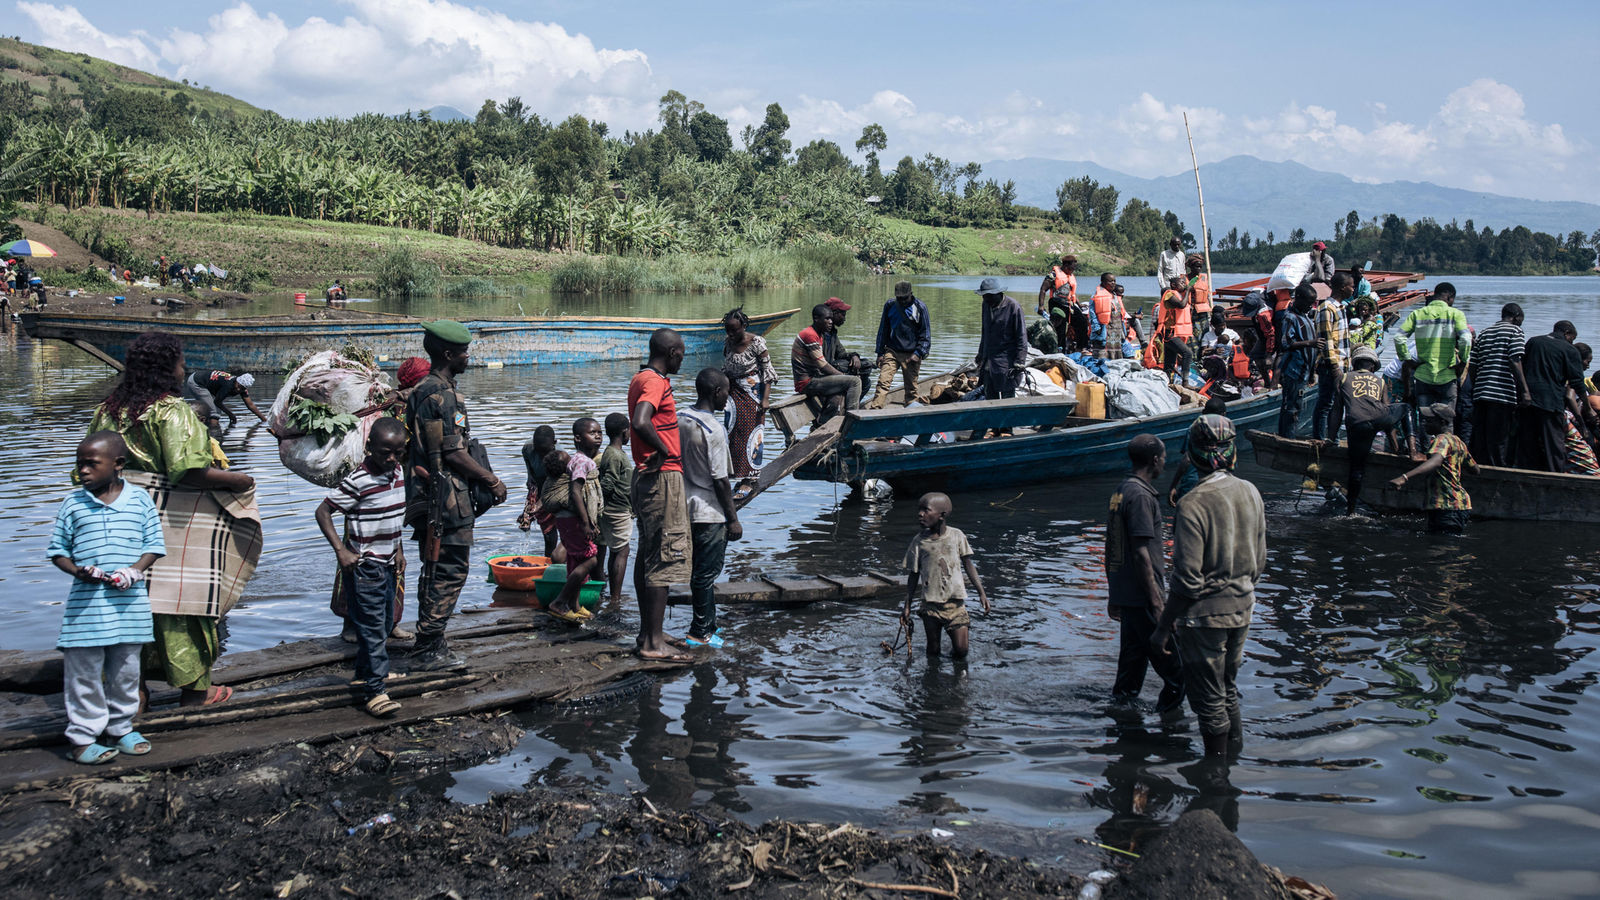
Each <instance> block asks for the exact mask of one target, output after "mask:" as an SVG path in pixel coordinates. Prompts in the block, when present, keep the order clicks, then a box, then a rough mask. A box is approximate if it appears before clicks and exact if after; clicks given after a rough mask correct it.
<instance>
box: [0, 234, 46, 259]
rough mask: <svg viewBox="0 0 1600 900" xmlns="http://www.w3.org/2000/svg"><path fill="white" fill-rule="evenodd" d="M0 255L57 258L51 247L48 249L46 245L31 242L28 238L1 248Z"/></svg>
mask: <svg viewBox="0 0 1600 900" xmlns="http://www.w3.org/2000/svg"><path fill="white" fill-rule="evenodd" d="M0 253H4V254H6V255H7V256H55V255H56V252H55V251H54V250H51V249H50V248H49V247H46V246H45V245H43V244H41V243H39V242H38V241H30V240H28V239H26V238H24V239H22V240H20V241H12V242H11V243H9V244H6V245H4V246H0Z"/></svg>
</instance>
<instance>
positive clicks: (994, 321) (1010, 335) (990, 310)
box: [973, 278, 1028, 400]
mask: <svg viewBox="0 0 1600 900" xmlns="http://www.w3.org/2000/svg"><path fill="white" fill-rule="evenodd" d="M973 293H975V294H978V295H979V296H981V297H983V322H982V331H981V332H980V337H979V338H978V355H977V357H975V358H974V360H973V362H976V363H977V364H978V377H979V378H981V379H982V380H983V396H984V399H986V400H999V399H1001V398H1004V397H1015V396H1016V395H1017V381H1018V379H1020V378H1021V377H1022V369H1023V367H1024V366H1025V365H1027V362H1028V336H1027V334H1026V323H1025V321H1024V319H1023V315H1022V306H1021V305H1020V304H1018V303H1017V301H1015V300H1013V299H1011V298H1010V297H1008V296H1006V292H1005V290H1004V289H1002V288H1001V287H1000V280H999V279H997V278H985V279H984V280H983V281H982V283H980V284H979V285H978V289H977V290H976V291H974V292H973Z"/></svg>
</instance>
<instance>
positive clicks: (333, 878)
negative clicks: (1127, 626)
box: [0, 714, 1331, 900]
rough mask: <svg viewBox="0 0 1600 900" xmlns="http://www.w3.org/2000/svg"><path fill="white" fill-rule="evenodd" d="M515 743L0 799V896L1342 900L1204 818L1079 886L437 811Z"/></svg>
mask: <svg viewBox="0 0 1600 900" xmlns="http://www.w3.org/2000/svg"><path fill="white" fill-rule="evenodd" d="M521 736H522V729H521V728H520V727H518V725H517V724H516V722H515V720H514V719H513V718H511V717H509V716H505V715H489V714H486V715H479V716H466V717H459V718H451V719H440V720H436V721H432V722H427V723H422V724H418V725H415V726H411V727H402V728H395V729H390V730H387V731H384V732H380V733H378V734H374V735H368V736H364V737H360V738H355V739H351V740H347V741H336V742H333V743H331V744H328V745H325V746H321V747H311V746H309V745H305V744H298V745H293V746H288V747H281V748H276V749H272V750H265V751H261V752H258V753H255V754H251V755H247V756H242V757H237V758H234V759H228V760H215V761H208V762H205V763H202V764H200V765H197V766H194V767H192V768H190V769H187V770H180V771H174V772H166V773H141V774H133V775H127V774H123V775H120V776H116V777H99V776H97V775H96V773H94V772H93V771H92V770H85V772H84V774H83V777H80V778H75V779H72V780H68V781H64V782H58V783H55V784H52V785H48V786H44V787H38V788H34V789H31V790H26V791H19V792H16V793H13V794H11V795H9V796H7V797H5V798H4V800H3V801H0V878H3V879H4V882H5V883H6V885H7V896H9V897H27V898H33V897H41V898H43V897H83V896H105V897H132V896H167V897H218V896H238V897H261V896H270V897H302V898H336V897H351V896H355V897H418V898H429V897H449V898H465V897H548V898H578V897H646V896H654V897H666V896H670V897H681V898H711V897H730V896H736V897H740V898H756V900H767V898H793V897H841V898H843V897H872V898H889V897H924V898H925V897H964V898H985V897H995V898H1000V897H1005V898H1031V897H1041V898H1042V897H1076V896H1099V895H1100V894H1101V892H1102V890H1103V892H1104V895H1105V896H1107V897H1119V896H1120V897H1159V896H1175V895H1180V894H1174V893H1172V891H1174V890H1177V891H1180V892H1181V895H1183V896H1191V897H1245V896H1269V897H1293V896H1302V897H1305V896H1331V895H1315V894H1306V893H1300V892H1293V891H1291V890H1290V889H1289V888H1288V887H1286V886H1285V883H1284V881H1283V880H1282V877H1281V875H1279V874H1278V873H1276V872H1274V871H1273V870H1270V869H1268V868H1266V867H1264V866H1262V865H1261V864H1260V863H1259V862H1257V861H1256V860H1255V858H1254V857H1253V856H1251V855H1250V853H1249V851H1248V850H1246V849H1245V848H1244V847H1243V845H1242V844H1240V843H1239V842H1238V840H1237V839H1236V838H1234V837H1233V836H1232V835H1231V834H1229V833H1228V832H1227V831H1226V830H1225V829H1224V828H1223V827H1222V825H1221V823H1220V821H1218V820H1217V819H1216V818H1215V816H1213V815H1211V814H1210V813H1190V814H1187V815H1185V816H1184V817H1182V818H1181V819H1180V820H1179V822H1178V824H1176V825H1174V826H1173V828H1172V829H1171V830H1170V831H1169V833H1168V834H1167V835H1165V836H1164V837H1163V838H1161V839H1159V840H1157V841H1156V842H1154V843H1153V844H1152V845H1151V847H1150V848H1148V849H1147V852H1146V853H1145V855H1144V857H1143V858H1142V859H1140V860H1138V861H1136V862H1131V864H1130V862H1129V861H1120V860H1119V861H1112V862H1109V863H1108V865H1110V866H1111V867H1113V868H1118V869H1120V870H1121V871H1120V872H1118V873H1112V872H1108V871H1099V872H1096V873H1093V875H1092V876H1091V879H1090V880H1086V879H1085V877H1083V875H1080V874H1077V873H1074V872H1070V871H1066V870H1064V869H1061V868H1058V867H1054V866H1047V865H1041V864H1039V863H1036V862H1033V861H1030V860H1028V859H1025V858H1016V857H1008V856H1002V855H997V854H993V853H990V852H988V851H986V850H983V849H981V848H974V847H969V846H963V845H960V844H955V843H951V842H950V841H949V840H947V839H940V838H936V837H934V836H918V837H915V838H905V837H894V838H891V837H885V836H881V835H878V834H875V833H873V832H870V831H866V830H863V829H861V828H857V827H855V826H852V825H849V824H847V823H814V822H789V821H771V822H767V823H764V824H762V825H760V826H751V825H748V824H746V823H744V822H741V821H740V820H738V819H737V818H734V817H733V816H730V815H724V814H722V813H721V811H720V810H717V809H716V808H714V807H706V808H702V809H697V810H677V809H666V808H657V807H656V806H654V805H652V804H651V803H650V802H649V801H648V800H646V799H645V798H643V797H642V796H621V795H617V794H608V793H603V792H599V791H589V790H581V789H557V788H548V787H539V786H535V787H530V788H529V789H526V790H521V791H511V792H506V793H499V794H494V795H492V796H490V797H489V798H488V799H487V800H486V801H485V802H483V803H477V804H462V803H456V802H453V801H451V800H449V799H447V798H445V797H444V796H442V792H441V791H440V790H438V788H437V785H438V784H439V783H441V782H444V783H448V776H447V774H446V773H448V772H449V771H451V770H454V769H460V768H463V767H466V766H470V765H474V764H477V763H481V762H485V761H488V760H492V759H495V758H498V757H501V756H503V755H505V754H507V753H510V752H512V751H513V750H514V749H515V748H516V746H517V743H518V740H519V739H520V738H521ZM1113 875H1115V877H1112V876H1113ZM1091 880H1092V881H1095V882H1105V884H1104V888H1103V889H1102V887H1101V884H1099V883H1094V884H1091V883H1090V881H1091Z"/></svg>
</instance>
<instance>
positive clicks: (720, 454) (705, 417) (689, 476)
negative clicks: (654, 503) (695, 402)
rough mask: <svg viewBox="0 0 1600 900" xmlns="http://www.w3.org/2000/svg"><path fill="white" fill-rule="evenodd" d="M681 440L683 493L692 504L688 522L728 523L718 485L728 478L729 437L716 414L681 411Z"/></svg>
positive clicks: (690, 504) (679, 428)
mask: <svg viewBox="0 0 1600 900" xmlns="http://www.w3.org/2000/svg"><path fill="white" fill-rule="evenodd" d="M678 436H679V438H680V439H681V441H682V453H683V483H684V489H685V490H684V492H685V493H686V494H687V495H688V500H689V521H690V523H694V524H705V523H711V522H726V521H727V520H728V519H727V517H726V516H724V515H723V514H722V504H721V503H719V502H717V488H716V484H717V482H718V481H719V480H721V479H723V478H727V477H728V475H729V473H730V471H731V470H732V466H731V465H730V463H729V461H728V433H727V432H726V431H724V430H723V427H722V422H721V421H720V420H719V419H718V418H717V417H716V415H715V414H714V413H709V412H703V411H701V410H698V409H695V408H693V407H690V408H687V409H684V408H681V407H680V408H679V409H678Z"/></svg>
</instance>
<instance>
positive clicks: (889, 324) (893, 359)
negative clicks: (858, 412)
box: [868, 281, 933, 409]
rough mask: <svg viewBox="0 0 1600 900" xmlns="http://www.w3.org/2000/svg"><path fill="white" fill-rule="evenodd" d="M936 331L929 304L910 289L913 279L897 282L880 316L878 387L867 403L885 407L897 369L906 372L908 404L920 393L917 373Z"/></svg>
mask: <svg viewBox="0 0 1600 900" xmlns="http://www.w3.org/2000/svg"><path fill="white" fill-rule="evenodd" d="M932 342H933V331H932V329H931V328H930V327H929V325H928V307H927V305H926V304H924V303H923V302H922V301H921V300H918V299H917V297H916V295H915V294H913V293H912V291H911V282H909V281H902V282H900V283H899V284H896V285H895V286H894V299H893V300H890V301H888V302H887V303H885V304H883V316H882V317H881V318H880V319H879V320H878V348H877V349H878V391H877V394H876V395H875V396H874V397H873V398H872V402H871V403H869V404H868V406H869V407H870V408H872V409H882V408H883V407H884V405H885V404H887V403H888V402H889V393H890V391H891V389H892V388H893V385H894V376H895V372H897V371H902V372H904V373H905V376H904V377H905V381H906V400H905V402H906V405H907V406H910V405H911V401H912V400H915V399H916V397H917V374H918V372H920V371H921V370H922V361H923V360H924V359H927V358H928V350H929V348H930V347H931V346H932Z"/></svg>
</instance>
